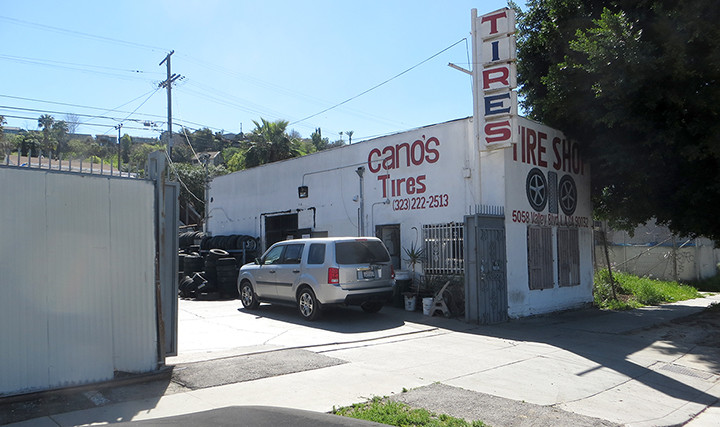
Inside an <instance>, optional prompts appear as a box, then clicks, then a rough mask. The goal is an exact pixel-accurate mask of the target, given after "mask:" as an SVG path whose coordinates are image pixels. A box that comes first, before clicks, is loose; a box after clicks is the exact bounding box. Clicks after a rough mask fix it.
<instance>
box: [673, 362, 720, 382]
mask: <svg viewBox="0 0 720 427" xmlns="http://www.w3.org/2000/svg"><path fill="white" fill-rule="evenodd" d="M660 369H662V370H664V371H670V372H674V373H676V374H682V375H687V376H688V377H695V378H701V379H703V380H710V379H712V378H713V377H714V376H715V375H713V374H711V373H709V372H703V371H698V370H697V369H692V368H686V367H685V366H680V365H673V364H672V363H668V364H667V365H665V366H663V367H662V368H660Z"/></svg>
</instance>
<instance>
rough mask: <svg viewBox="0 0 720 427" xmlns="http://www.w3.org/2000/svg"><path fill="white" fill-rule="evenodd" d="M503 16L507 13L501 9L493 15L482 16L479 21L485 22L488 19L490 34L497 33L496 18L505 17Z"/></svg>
mask: <svg viewBox="0 0 720 427" xmlns="http://www.w3.org/2000/svg"><path fill="white" fill-rule="evenodd" d="M505 17H507V14H506V13H505V12H504V11H503V12H500V13H496V14H495V15H489V16H483V18H482V21H480V22H482V23H485V22H487V21H490V34H497V32H498V26H497V21H498V19H500V18H505Z"/></svg>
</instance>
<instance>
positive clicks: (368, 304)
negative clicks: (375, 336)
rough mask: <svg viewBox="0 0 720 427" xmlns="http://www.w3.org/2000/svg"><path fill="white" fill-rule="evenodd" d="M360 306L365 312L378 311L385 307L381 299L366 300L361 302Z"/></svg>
mask: <svg viewBox="0 0 720 427" xmlns="http://www.w3.org/2000/svg"><path fill="white" fill-rule="evenodd" d="M360 308H362V311H364V312H365V313H377V312H378V311H380V309H382V308H383V303H381V302H379V301H365V302H364V303H362V304H360Z"/></svg>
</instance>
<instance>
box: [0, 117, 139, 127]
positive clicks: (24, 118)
mask: <svg viewBox="0 0 720 427" xmlns="http://www.w3.org/2000/svg"><path fill="white" fill-rule="evenodd" d="M2 116H3V117H9V118H11V119H19V120H37V117H27V116H15V115H11V114H3V115H2ZM83 126H93V127H101V128H106V127H107V126H108V125H102V124H93V123H87V124H84V125H83ZM124 127H125V126H124ZM6 128H7V127H6ZM126 128H127V129H133V130H147V128H144V127H135V126H127V127H126Z"/></svg>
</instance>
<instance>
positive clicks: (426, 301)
mask: <svg viewBox="0 0 720 427" xmlns="http://www.w3.org/2000/svg"><path fill="white" fill-rule="evenodd" d="M433 301H435V298H433V297H428V298H423V299H422V304H423V314H424V315H426V316H431V315H432V308H433Z"/></svg>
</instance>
